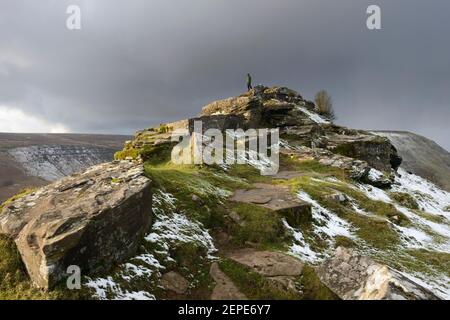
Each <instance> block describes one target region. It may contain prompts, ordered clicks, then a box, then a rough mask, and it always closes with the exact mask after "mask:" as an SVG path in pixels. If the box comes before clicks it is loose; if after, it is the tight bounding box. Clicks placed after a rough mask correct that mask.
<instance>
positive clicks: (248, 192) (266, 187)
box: [230, 183, 312, 227]
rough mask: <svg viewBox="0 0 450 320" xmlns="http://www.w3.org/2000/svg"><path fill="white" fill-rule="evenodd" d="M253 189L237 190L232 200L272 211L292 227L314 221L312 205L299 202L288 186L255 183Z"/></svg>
mask: <svg viewBox="0 0 450 320" xmlns="http://www.w3.org/2000/svg"><path fill="white" fill-rule="evenodd" d="M252 187H253V188H252V189H239V190H236V191H235V192H234V194H233V196H232V197H231V198H230V200H231V201H234V202H242V203H249V204H254V205H258V206H261V207H263V208H266V209H269V210H272V211H274V212H276V213H278V214H280V215H281V216H283V217H285V218H286V220H287V221H288V222H289V224H290V225H292V226H296V227H297V226H300V224H301V223H303V222H305V223H307V222H311V221H312V213H311V204H309V203H306V202H304V201H301V200H299V199H298V198H297V197H295V196H294V195H293V194H292V193H291V192H290V190H289V188H288V187H287V186H281V185H272V184H265V183H255V184H253V186H252Z"/></svg>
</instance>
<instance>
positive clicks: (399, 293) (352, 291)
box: [318, 247, 440, 300]
mask: <svg viewBox="0 0 450 320" xmlns="http://www.w3.org/2000/svg"><path fill="white" fill-rule="evenodd" d="M318 275H319V277H320V279H321V280H322V282H323V283H324V284H325V285H326V286H328V288H330V289H331V290H332V291H334V292H335V293H336V294H337V295H338V296H339V297H340V298H341V299H344V300H440V299H439V297H437V296H436V295H435V294H433V293H432V292H431V291H430V290H428V289H426V288H424V287H423V286H421V285H420V284H418V283H416V282H414V281H412V280H411V279H409V278H407V277H406V276H405V275H403V274H402V273H400V272H398V271H396V270H394V269H392V268H390V267H388V266H386V265H382V264H379V263H377V262H375V261H373V260H372V259H370V258H368V257H366V256H362V255H360V254H358V253H357V252H355V251H353V250H351V249H347V248H343V247H339V248H337V250H336V254H335V255H334V257H332V258H330V259H328V260H326V261H325V262H324V263H323V264H322V265H321V266H320V267H319V268H318Z"/></svg>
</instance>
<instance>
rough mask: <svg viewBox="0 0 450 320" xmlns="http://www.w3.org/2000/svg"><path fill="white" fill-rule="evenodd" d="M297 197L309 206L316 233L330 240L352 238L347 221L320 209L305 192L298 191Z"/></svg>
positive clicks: (322, 208) (324, 209)
mask: <svg viewBox="0 0 450 320" xmlns="http://www.w3.org/2000/svg"><path fill="white" fill-rule="evenodd" d="M297 196H298V198H299V199H300V200H302V201H304V202H307V203H310V204H311V206H312V217H313V220H314V221H315V222H316V223H315V226H314V228H315V230H316V232H321V233H324V234H326V235H327V236H329V237H330V238H334V237H336V236H345V237H348V238H354V235H353V234H352V232H351V231H350V228H351V225H350V224H349V223H348V222H347V221H345V220H343V219H341V218H339V217H338V216H337V215H336V214H334V213H333V212H331V211H330V210H328V209H326V208H324V207H322V206H321V205H320V204H319V203H318V202H317V201H315V200H313V199H312V198H311V197H310V196H309V194H307V193H306V192H303V191H300V192H299V193H298V194H297Z"/></svg>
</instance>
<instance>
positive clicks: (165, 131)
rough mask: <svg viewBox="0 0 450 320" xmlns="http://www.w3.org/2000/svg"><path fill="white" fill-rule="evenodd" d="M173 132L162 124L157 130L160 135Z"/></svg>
mask: <svg viewBox="0 0 450 320" xmlns="http://www.w3.org/2000/svg"><path fill="white" fill-rule="evenodd" d="M172 130H173V128H172V127H169V126H167V125H165V124H161V125H160V126H159V128H158V129H157V131H158V133H168V132H171V131H172Z"/></svg>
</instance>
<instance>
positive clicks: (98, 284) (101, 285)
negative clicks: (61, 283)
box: [85, 277, 155, 300]
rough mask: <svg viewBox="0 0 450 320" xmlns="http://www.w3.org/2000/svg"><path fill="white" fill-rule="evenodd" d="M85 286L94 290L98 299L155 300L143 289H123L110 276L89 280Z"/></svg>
mask: <svg viewBox="0 0 450 320" xmlns="http://www.w3.org/2000/svg"><path fill="white" fill-rule="evenodd" d="M85 286H87V287H89V288H91V289H93V290H94V292H95V293H94V295H93V296H94V298H97V299H99V300H109V297H111V296H112V297H114V298H113V300H155V296H154V295H152V294H150V293H148V292H145V291H131V292H130V291H127V290H123V289H122V288H121V287H120V285H118V284H117V283H116V282H115V281H114V280H113V278H112V277H107V278H98V279H94V280H89V281H88V282H87V283H85Z"/></svg>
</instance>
